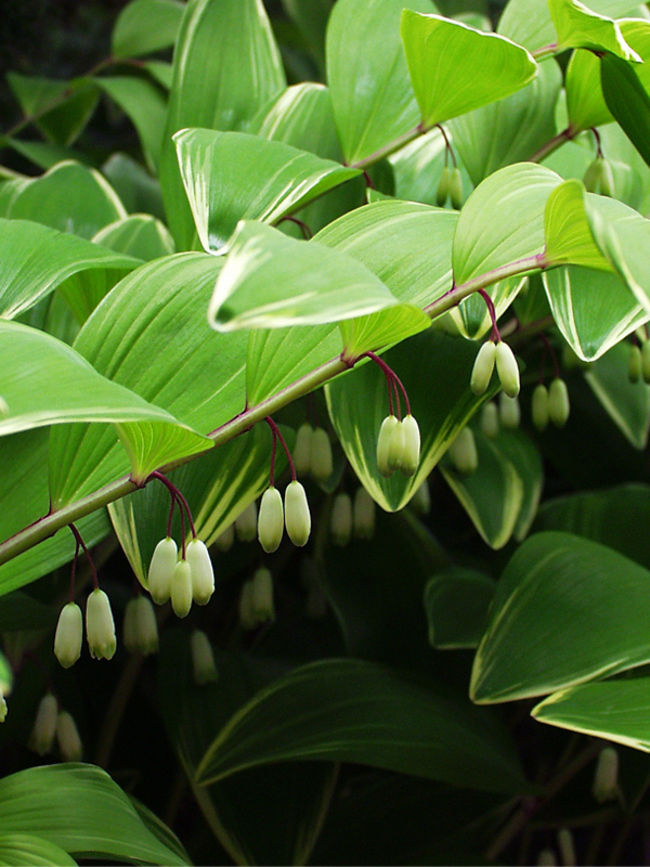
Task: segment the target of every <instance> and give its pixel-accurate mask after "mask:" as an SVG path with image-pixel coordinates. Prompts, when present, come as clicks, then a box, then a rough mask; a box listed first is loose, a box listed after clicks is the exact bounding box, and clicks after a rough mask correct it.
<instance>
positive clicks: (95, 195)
mask: <svg viewBox="0 0 650 867" xmlns="http://www.w3.org/2000/svg"><path fill="white" fill-rule="evenodd" d="M6 216H7V217H11V218H12V219H14V220H34V221H35V222H36V223H43V224H44V225H46V226H52V228H54V229H58V230H59V231H61V232H71V233H73V234H75V235H81V237H82V238H88V239H90V238H92V236H93V235H94V234H95V233H96V232H98V231H99V229H102V228H103V227H104V226H106V225H108V224H109V223H112V222H114V221H115V220H120V219H122V218H123V217H126V211H125V210H124V206H123V205H122V203H121V202H120V200H119V199H118V197H117V194H116V193H115V191H114V190H113V189H112V188H111V187H110V185H109V184H108V183H107V181H105V180H104V178H103V177H102V176H101V175H100V174H99V172H97V171H95V170H94V169H88V168H86V167H85V166H82V165H80V164H79V163H75V162H71V161H68V162H63V163H58V164H57V165H56V166H54V167H53V168H51V169H50V170H49V171H48V172H46V173H45V174H44V175H43V176H42V177H40V178H34V180H30V181H28V182H27V183H25V184H24V185H23V186H22V188H21V190H20V192H19V193H18V195H17V196H16V198H15V199H14V200H13V202H12V204H11V207H10V209H9V211H8V212H7V214H6Z"/></svg>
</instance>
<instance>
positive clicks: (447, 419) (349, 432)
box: [325, 330, 496, 512]
mask: <svg viewBox="0 0 650 867" xmlns="http://www.w3.org/2000/svg"><path fill="white" fill-rule="evenodd" d="M476 352H477V347H476V346H475V345H474V344H472V343H469V342H468V341H464V340H459V339H457V338H451V337H449V336H447V335H445V334H441V333H440V332H434V331H432V330H429V331H425V332H423V333H422V334H419V335H417V336H416V337H412V338H411V339H410V340H409V341H408V342H406V341H405V342H403V343H401V344H400V345H399V346H396V347H394V348H393V349H391V350H389V351H388V352H387V353H385V354H384V355H383V356H382V358H383V360H384V361H386V363H387V364H389V365H390V366H391V367H392V368H393V369H394V370H395V371H396V372H397V374H398V376H399V377H400V379H401V380H402V382H403V383H404V386H405V387H406V390H407V392H408V395H409V400H410V403H411V410H412V413H413V415H414V417H415V418H416V419H417V421H418V424H419V427H420V435H421V437H422V445H421V457H420V466H419V468H418V471H417V473H416V474H415V475H414V476H412V477H411V478H407V477H406V476H404V475H402V473H395V474H394V475H393V476H392V477H391V478H389V479H385V478H383V477H382V476H381V475H380V474H379V470H378V469H377V438H378V435H379V429H380V427H381V423H382V421H383V419H384V418H385V417H386V416H387V415H388V397H387V393H386V380H385V377H384V374H383V373H382V371H381V370H379V368H378V367H377V365H375V364H371V363H365V364H363V365H359V367H358V368H355V370H354V371H353V372H352V373H350V374H347V375H346V376H344V377H341V378H339V379H337V380H335V381H333V382H330V383H328V384H327V385H326V387H325V396H326V399H327V407H328V410H329V414H330V419H331V421H332V424H333V425H334V429H335V430H336V434H337V436H338V438H339V440H340V442H341V445H342V446H343V450H344V451H345V455H346V457H347V459H348V460H349V461H350V463H351V464H352V467H353V469H354V471H355V473H356V474H357V476H358V478H359V479H360V480H361V482H362V484H363V486H364V487H365V488H366V490H367V491H368V493H369V494H370V495H371V497H372V498H373V499H374V500H375V501H376V502H377V503H378V504H379V505H380V506H381V507H382V509H385V510H386V511H390V512H395V511H397V510H399V509H401V508H403V507H404V506H405V505H406V504H407V503H408V502H409V500H410V499H411V497H412V496H413V495H414V494H415V492H416V490H417V489H418V487H419V486H420V484H422V482H423V481H424V480H425V479H426V478H427V476H428V475H429V473H430V472H431V470H432V469H433V467H434V466H436V464H437V463H438V461H439V460H440V458H441V457H442V455H443V454H444V453H445V452H446V450H447V448H448V447H449V445H450V444H451V442H452V440H454V439H455V437H456V435H457V434H458V431H459V430H460V429H461V428H462V427H463V426H464V425H465V424H466V422H467V421H468V419H469V418H471V416H472V415H473V414H474V413H475V412H476V411H477V409H478V408H479V407H480V405H481V403H482V402H483V400H484V399H485V398H484V397H482V398H477V397H476V396H475V395H474V394H473V393H472V392H471V391H470V388H469V381H470V375H471V370H472V366H473V363H474V359H475V358H476ZM423 370H427V371H430V372H431V373H430V375H429V376H427V377H423V375H422V371H423ZM495 390H496V385H495V386H494V389H493V390H491V391H490V392H489V393H488V395H487V397H489V396H491V394H492V392H493V391H495ZM432 392H433V393H434V394H435V400H433V399H432V398H431V395H432Z"/></svg>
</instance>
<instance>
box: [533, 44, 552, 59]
mask: <svg viewBox="0 0 650 867" xmlns="http://www.w3.org/2000/svg"><path fill="white" fill-rule="evenodd" d="M557 52H558V46H557V42H551V43H550V45H543V46H542V47H541V48H536V49H535V50H534V51H531V54H532V55H533V57H534V58H535V60H537V61H540V60H546V58H547V57H553V55H554V54H557Z"/></svg>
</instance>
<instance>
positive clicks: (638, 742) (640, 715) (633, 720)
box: [531, 677, 650, 752]
mask: <svg viewBox="0 0 650 867" xmlns="http://www.w3.org/2000/svg"><path fill="white" fill-rule="evenodd" d="M649 689H650V678H647V677H635V678H631V679H625V680H610V681H606V682H605V683H587V684H584V685H583V686H578V687H575V688H574V689H563V690H561V691H560V692H556V693H554V694H553V695H550V696H549V697H548V698H547V699H544V701H543V702H541V703H540V704H538V705H537V707H535V708H534V709H533V710H532V711H531V713H532V715H533V716H534V717H535V719H536V720H537V721H538V722H543V723H549V724H550V725H554V726H559V727H560V728H563V729H569V730H570V731H574V732H581V733H583V734H588V735H593V736H594V737H597V738H605V739H607V740H610V741H614V742H615V743H618V744H623V745H624V746H627V747H634V749H637V750H644V751H645V752H650V723H649V722H648V690H649Z"/></svg>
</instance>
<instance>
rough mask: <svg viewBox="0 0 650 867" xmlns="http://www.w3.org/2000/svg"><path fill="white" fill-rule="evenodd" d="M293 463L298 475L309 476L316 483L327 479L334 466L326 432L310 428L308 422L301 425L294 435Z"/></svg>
mask: <svg viewBox="0 0 650 867" xmlns="http://www.w3.org/2000/svg"><path fill="white" fill-rule="evenodd" d="M293 462H294V465H295V468H296V472H297V473H298V475H301V476H303V475H304V476H306V475H308V474H311V477H312V478H313V479H315V480H316V481H317V482H324V481H326V480H327V479H329V477H330V476H331V475H332V470H333V466H334V464H333V460H332V446H331V444H330V438H329V436H328V435H327V431H326V430H323V428H321V427H316V428H312V426H311V425H310V424H309V423H308V422H305V423H304V424H301V425H300V427H299V428H298V433H297V434H296V445H295V446H294V449H293Z"/></svg>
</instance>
